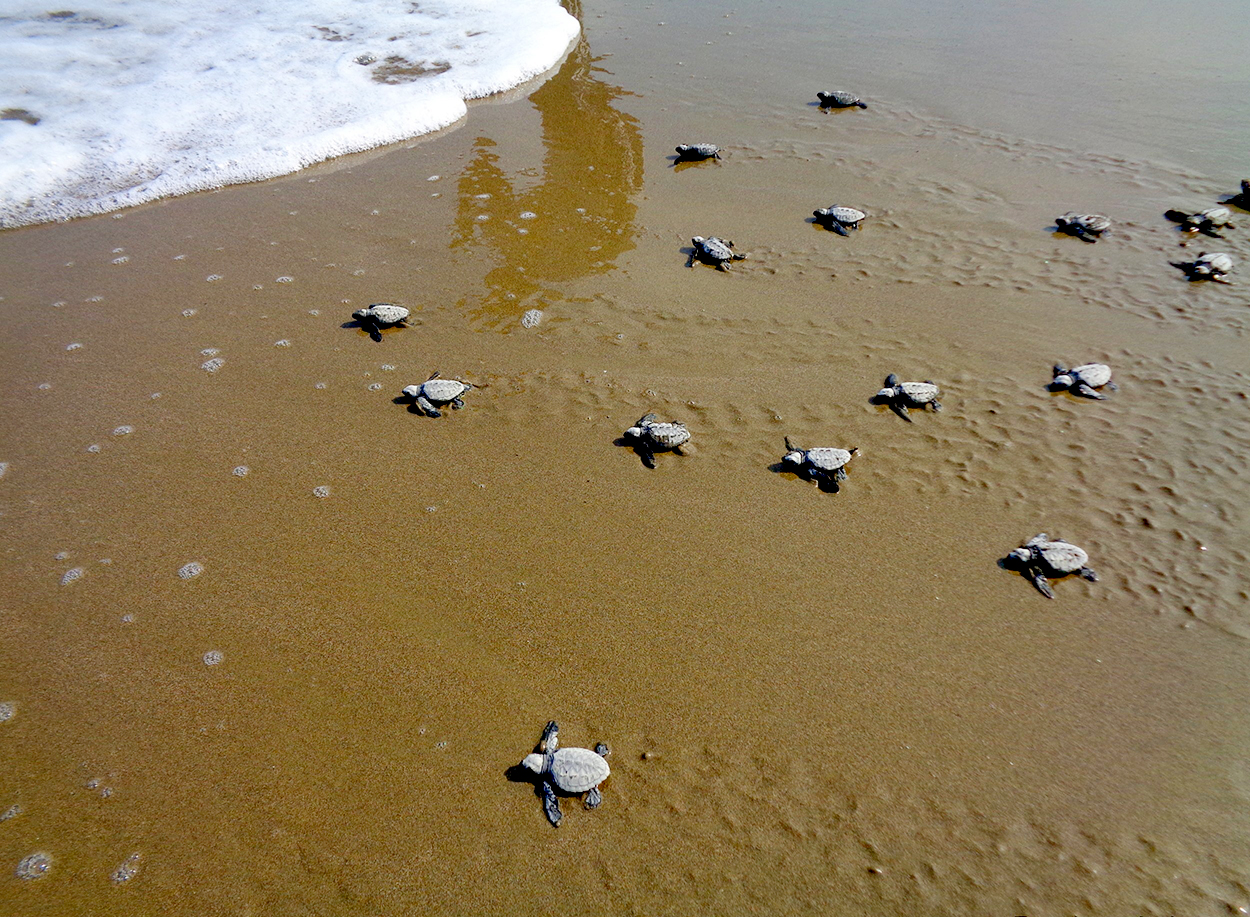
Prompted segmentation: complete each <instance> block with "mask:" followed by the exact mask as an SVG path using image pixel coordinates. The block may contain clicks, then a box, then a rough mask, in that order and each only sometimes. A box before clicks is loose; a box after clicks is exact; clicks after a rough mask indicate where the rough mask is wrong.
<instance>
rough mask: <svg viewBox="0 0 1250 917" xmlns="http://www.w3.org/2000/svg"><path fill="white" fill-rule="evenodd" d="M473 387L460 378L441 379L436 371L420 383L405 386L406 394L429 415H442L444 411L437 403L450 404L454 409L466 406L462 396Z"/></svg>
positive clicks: (422, 411)
mask: <svg viewBox="0 0 1250 917" xmlns="http://www.w3.org/2000/svg"><path fill="white" fill-rule="evenodd" d="M471 388H473V386H472V385H470V384H469V383H468V382H461V381H459V380H458V379H440V378H439V374H438V373H437V372H436V373H434V375H432V376H430V378H428V379H426V380H425V381H424V382H422V383H421V384H420V385H409V386H405V387H404V394H405V395H407V396H408V397H409V398H412V399H413V400H414V401H415V402H416V404H417V407H418V408H419V409H420V410H421V413H423V414H425V415H427V416H429V417H441V416H442V412H441V411H440V410H439V409H438V408H437V407H436V406H435V405H444V404H450V405H451V407H452V410H459V409H460V408H462V407H464V402H463V401H462V400H461V399H460V396H461V395H463V394H464V393H465V392H467V391H468V390H469V389H471Z"/></svg>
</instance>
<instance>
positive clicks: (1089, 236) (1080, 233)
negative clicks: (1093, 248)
mask: <svg viewBox="0 0 1250 917" xmlns="http://www.w3.org/2000/svg"><path fill="white" fill-rule="evenodd" d="M1076 237H1077V238H1078V239H1080V240H1081V241H1082V242H1097V241H1098V237H1097V236H1096V235H1094V234H1093V233H1092V232H1087V231H1086V230H1085V227H1084V226H1078V227H1076Z"/></svg>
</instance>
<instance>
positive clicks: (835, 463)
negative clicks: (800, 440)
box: [781, 436, 859, 491]
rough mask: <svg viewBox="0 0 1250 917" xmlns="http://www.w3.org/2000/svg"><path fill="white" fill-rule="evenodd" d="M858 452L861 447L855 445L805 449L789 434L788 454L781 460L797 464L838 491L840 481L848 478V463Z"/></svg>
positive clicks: (820, 482)
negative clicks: (848, 447)
mask: <svg viewBox="0 0 1250 917" xmlns="http://www.w3.org/2000/svg"><path fill="white" fill-rule="evenodd" d="M858 452H859V449H857V448H854V447H853V448H851V449H834V448H832V447H828V446H819V447H817V448H815V449H803V448H801V447H799V446H796V445H795V444H794V443H793V442H792V441H791V440H790V437H788V436H787V437H786V454H785V455H784V456H782V459H781V460H782V461H783V462H788V463H790V464H791V465H797V466H798V469H799V470H800V471H802V472H804V473H806V474H807V476H808V477H810V478H811V479H812V480H813V481H815V482H816V483H817V484H827V485H829V486H830V487H832V488H833V490H834V491H837V489H838V482H839V481H845V480H846V463H847V462H849V461H850V460H851V459H852V458H853V457H854V456H855V454H856V453H858Z"/></svg>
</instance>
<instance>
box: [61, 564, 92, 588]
mask: <svg viewBox="0 0 1250 917" xmlns="http://www.w3.org/2000/svg"><path fill="white" fill-rule="evenodd" d="M86 572H87V571H85V570H84V569H83V568H82V567H75V568H74V569H72V570H66V571H65V575H64V576H62V577H61V585H62V586H68V585H69V584H70V583H72V582H74V581H75V580H79V579H82V575H83V574H84V573H86Z"/></svg>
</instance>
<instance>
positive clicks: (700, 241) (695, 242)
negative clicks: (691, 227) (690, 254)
mask: <svg viewBox="0 0 1250 917" xmlns="http://www.w3.org/2000/svg"><path fill="white" fill-rule="evenodd" d="M705 241H706V240H705V239H704V238H703V236H695V237H694V238H693V239H691V240H690V242H691V244H693V245H702V244H703V243H704V242H705Z"/></svg>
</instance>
